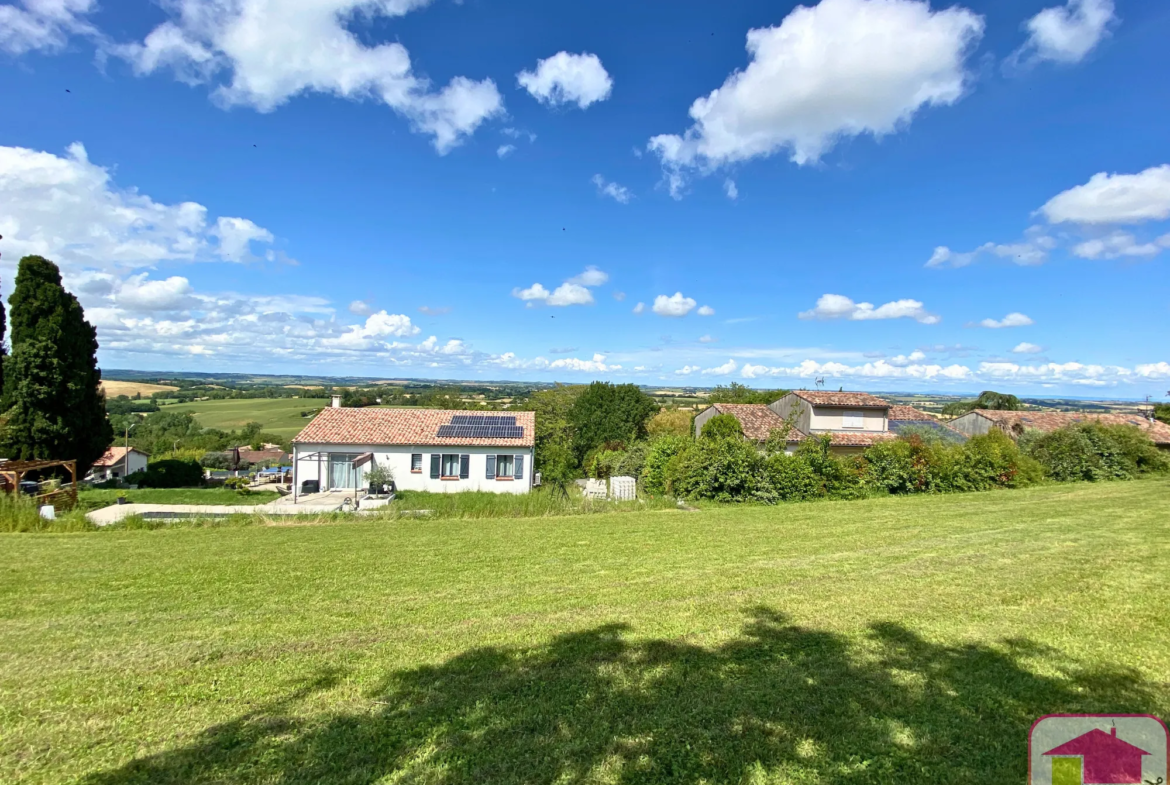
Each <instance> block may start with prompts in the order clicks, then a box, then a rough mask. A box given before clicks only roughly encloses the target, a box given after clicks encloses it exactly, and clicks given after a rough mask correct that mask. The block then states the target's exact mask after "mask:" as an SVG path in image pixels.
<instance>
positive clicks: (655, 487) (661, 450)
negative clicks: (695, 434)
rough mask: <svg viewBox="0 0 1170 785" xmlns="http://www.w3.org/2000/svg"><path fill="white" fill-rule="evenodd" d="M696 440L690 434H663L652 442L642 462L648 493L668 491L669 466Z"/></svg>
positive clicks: (643, 480)
mask: <svg viewBox="0 0 1170 785" xmlns="http://www.w3.org/2000/svg"><path fill="white" fill-rule="evenodd" d="M694 444H695V442H694V440H692V439H691V438H690V437H689V436H662V437H660V438H658V439H655V440H654V441H653V442H651V443H650V448H649V449H648V450H647V451H646V458H645V460H644V461H643V463H642V473H641V476H642V487H643V489H645V491H646V493H650V494H662V493H666V492H667V488H666V479H667V467H668V466H669V465H670V462H671V461H672V460H674V459H675V458H676V457H678V456H679V455H681V454H682V453H684V452H686V451H687V450H688V449H690V448H691V447H692V446H694Z"/></svg>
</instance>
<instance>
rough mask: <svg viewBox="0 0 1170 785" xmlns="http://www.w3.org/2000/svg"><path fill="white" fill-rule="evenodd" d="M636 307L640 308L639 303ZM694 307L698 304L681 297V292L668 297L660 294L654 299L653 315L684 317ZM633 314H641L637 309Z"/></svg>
mask: <svg viewBox="0 0 1170 785" xmlns="http://www.w3.org/2000/svg"><path fill="white" fill-rule="evenodd" d="M638 305H639V306H640V305H641V303H638ZM696 305H698V303H696V302H695V301H694V300H693V299H691V298H690V297H683V293H682V292H675V293H674V294H672V295H671V296H670V297H667V296H666V295H665V294H660V295H658V296H657V297H655V298H654V313H656V314H658V315H659V316H671V317H679V316H686V315H687V314H688V313H690V312H691V311H692V310H694V308H695V306H696ZM634 312H635V313H641V311H639V310H637V309H634Z"/></svg>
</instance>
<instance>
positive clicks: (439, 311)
mask: <svg viewBox="0 0 1170 785" xmlns="http://www.w3.org/2000/svg"><path fill="white" fill-rule="evenodd" d="M418 312H419V313H421V314H425V315H426V316H445V315H447V314H449V313H451V309H450V308H448V307H447V306H443V307H441V308H432V307H430V306H429V305H422V306H419V309H418Z"/></svg>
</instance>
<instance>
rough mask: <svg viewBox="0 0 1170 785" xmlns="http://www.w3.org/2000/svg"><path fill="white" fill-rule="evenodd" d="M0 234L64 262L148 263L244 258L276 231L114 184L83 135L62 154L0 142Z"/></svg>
mask: <svg viewBox="0 0 1170 785" xmlns="http://www.w3.org/2000/svg"><path fill="white" fill-rule="evenodd" d="M0 234H2V235H4V242H5V249H4V250H5V251H6V252H10V253H11V254H12V256H13V257H16V258H19V257H21V256H24V255H27V254H39V255H41V256H45V257H48V258H51V259H53V260H54V261H56V262H57V263H58V264H60V265H62V266H63V267H66V268H75V269H81V268H100V269H116V268H133V267H148V266H152V265H155V264H157V263H158V262H162V261H189V262H190V261H212V260H224V261H244V260H247V259H250V258H252V256H251V253H250V250H249V249H250V243H252V242H263V243H270V242H272V240H273V237H272V233H271V232H269V231H268V230H267V229H264V228H262V227H259V226H257V225H256V224H255V223H253V222H252V221H250V220H248V219H246V218H227V217H221V218H218V219H217V220H216V222H215V224H214V225H213V226H212V227H210V228H209V227H208V223H207V208H206V207H204V206H203V205H201V204H197V203H195V202H180V203H178V204H169V205H168V204H161V203H159V202H156V201H154V200H153V199H151V198H150V197H149V196H146V195H144V194H141V193H139V192H138V191H137V190H136V189H134V188H126V189H121V188H118V187H117V186H115V185H114V183H113V180H112V178H111V177H110V174H109V172H108V171H107V170H106V169H105V168H103V167H101V166H97V165H96V164H93V163H91V162H90V161H89V158H88V156H87V154H86V151H85V147H84V146H83V145H82V144H81V143H80V142H75V143H73V144H71V145H69V148H68V150H67V153H66V155H65V156H64V157H62V156H56V155H53V154H52V153H45V152H40V151H37V150H29V149H26V148H23V147H0Z"/></svg>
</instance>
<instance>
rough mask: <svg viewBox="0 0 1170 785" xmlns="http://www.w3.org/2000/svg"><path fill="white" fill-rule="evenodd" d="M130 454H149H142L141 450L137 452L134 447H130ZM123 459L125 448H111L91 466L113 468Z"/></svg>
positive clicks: (143, 453)
mask: <svg viewBox="0 0 1170 785" xmlns="http://www.w3.org/2000/svg"><path fill="white" fill-rule="evenodd" d="M130 452H136V453H138V454H139V455H146V456H149V455H150V453H147V452H143V451H142V450H139V449H138V448H136V447H131V448H130ZM125 457H126V448H125V447H111V448H110V449H108V450H106V451H105V452H104V453H103V454H102V457H100V458H98V459H97V460H96V461H94V462H93V465H94V466H113V465H114V464H116V463H121V462H122V459H123V458H125Z"/></svg>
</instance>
